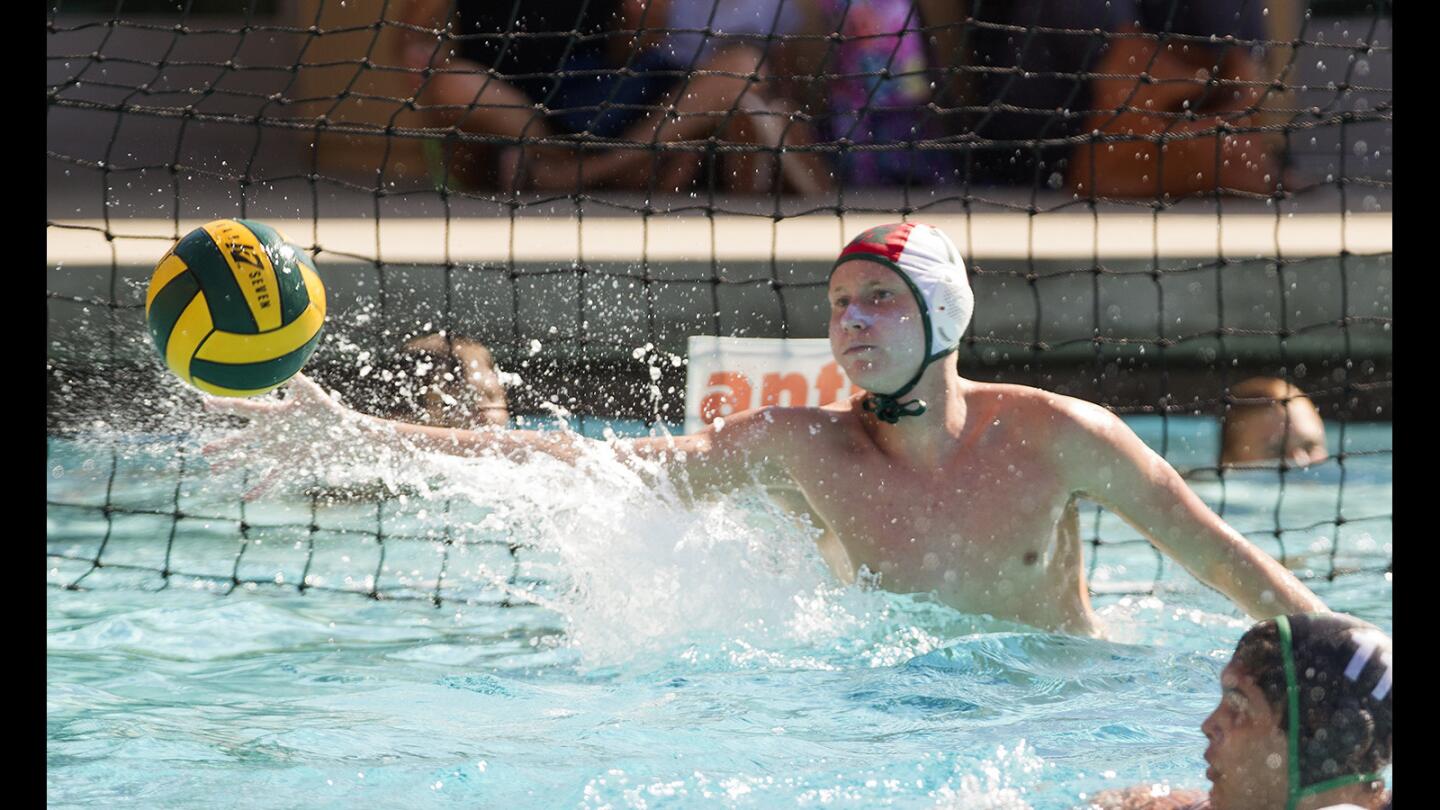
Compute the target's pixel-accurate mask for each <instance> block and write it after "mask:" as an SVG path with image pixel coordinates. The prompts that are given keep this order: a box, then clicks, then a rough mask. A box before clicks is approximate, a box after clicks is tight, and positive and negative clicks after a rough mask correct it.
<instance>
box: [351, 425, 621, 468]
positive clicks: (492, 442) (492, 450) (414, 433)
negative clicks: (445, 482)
mask: <svg viewBox="0 0 1440 810" xmlns="http://www.w3.org/2000/svg"><path fill="white" fill-rule="evenodd" d="M366 420H367V421H366V426H367V427H368V428H369V429H370V430H371V431H372V432H373V433H374V434H375V435H376V436H377V437H378V438H381V439H382V440H383V439H385V438H390V439H393V440H395V441H397V442H399V443H402V444H404V445H405V446H408V447H413V448H415V449H418V450H424V451H428V452H432V453H444V454H446V455H452V456H468V457H475V456H480V455H490V454H494V455H501V456H505V457H507V458H511V459H515V460H521V459H523V458H525V457H526V456H528V455H530V454H532V453H536V452H539V453H544V454H546V455H548V456H553V457H554V458H557V459H559V460H561V461H564V462H566V463H570V464H573V463H575V462H576V461H578V460H579V458H580V456H581V454H582V453H583V451H584V446H585V445H587V444H593V442H590V441H589V440H588V439H585V438H584V437H582V436H578V435H576V434H574V433H569V432H559V431H535V430H505V429H503V428H484V429H481V430H464V429H460V428H444V427H432V426H429V425H414V424H410V423H408V422H396V421H392V420H388V419H380V418H377V417H366Z"/></svg>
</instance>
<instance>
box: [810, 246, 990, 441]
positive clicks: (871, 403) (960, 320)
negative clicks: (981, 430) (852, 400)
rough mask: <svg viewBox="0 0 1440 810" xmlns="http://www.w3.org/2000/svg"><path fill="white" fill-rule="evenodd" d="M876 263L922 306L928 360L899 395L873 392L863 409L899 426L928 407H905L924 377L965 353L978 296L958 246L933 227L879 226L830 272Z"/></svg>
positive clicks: (917, 404)
mask: <svg viewBox="0 0 1440 810" xmlns="http://www.w3.org/2000/svg"><path fill="white" fill-rule="evenodd" d="M857 259H858V260H862V261H871V262H875V263H877V264H880V265H882V266H885V267H888V268H890V269H891V270H893V271H895V273H896V275H898V276H900V278H901V279H902V280H903V281H904V282H905V286H906V287H907V288H908V289H909V290H910V293H911V294H912V295H914V296H915V303H916V304H918V305H919V307H920V321H921V325H922V327H923V328H924V332H925V359H924V361H922V362H921V363H920V368H919V370H918V371H916V372H915V375H914V376H913V377H911V378H910V381H909V382H907V383H906V384H905V385H903V386H901V387H900V389H899V390H897V391H895V392H893V393H889V394H886V393H876V392H871V393H870V394H869V395H868V396H866V397H865V400H864V401H863V403H862V407H863V408H864V409H865V410H866V412H868V413H873V414H875V416H876V417H877V418H878V419H880V420H881V421H883V422H888V423H890V424H892V425H893V424H895V423H896V422H899V421H900V417H902V416H919V415H920V414H922V413H924V412H925V402H924V400H921V399H912V400H910V401H909V402H901V401H900V397H903V396H905V395H906V394H908V393H910V390H911V389H912V388H914V387H915V386H916V385H917V384H919V382H920V378H921V377H922V376H924V374H925V369H927V368H929V367H930V364H931V363H933V362H935V361H936V360H939V359H940V358H942V357H946V356H948V355H949V354H950V353H951V352H954V351H955V350H956V349H958V348H960V336H961V335H963V334H964V332H965V328H966V327H967V326H969V325H970V316H971V315H972V314H973V313H974V311H975V294H974V293H973V292H972V291H971V289H970V282H969V280H968V279H967V278H966V275H965V262H964V260H963V259H961V258H960V251H959V250H958V249H957V248H956V247H955V243H954V242H951V241H950V238H949V237H948V236H946V235H945V233H944V232H943V231H941V230H940V229H939V228H936V227H935V226H933V225H923V224H919V223H914V222H899V223H892V224H889V225H877V226H876V227H874V228H870V229H869V230H867V231H865V232H864V233H862V234H860V235H859V236H857V237H855V238H854V239H852V240H851V241H850V244H848V245H846V246H845V249H844V250H842V251H840V257H839V258H838V259H836V260H835V264H834V265H833V266H831V268H830V274H831V275H832V276H833V275H834V274H835V269H836V268H838V267H839V266H840V265H842V264H844V263H846V262H849V261H855V260H857Z"/></svg>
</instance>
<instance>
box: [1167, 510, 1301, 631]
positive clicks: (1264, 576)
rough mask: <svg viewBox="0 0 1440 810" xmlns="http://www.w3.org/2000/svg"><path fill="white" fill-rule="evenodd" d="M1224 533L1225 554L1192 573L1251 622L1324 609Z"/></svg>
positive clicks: (1269, 560)
mask: <svg viewBox="0 0 1440 810" xmlns="http://www.w3.org/2000/svg"><path fill="white" fill-rule="evenodd" d="M1217 519H1218V518H1217ZM1226 534H1227V535H1229V537H1227V538H1226V543H1225V545H1224V546H1223V547H1225V548H1227V551H1226V552H1224V553H1222V554H1221V555H1220V556H1219V557H1218V558H1217V559H1214V560H1211V561H1210V562H1209V564H1208V565H1207V566H1206V569H1205V570H1204V571H1199V572H1195V573H1196V575H1197V576H1199V577H1200V578H1201V579H1202V580H1203V581H1205V583H1206V584H1208V585H1210V586H1211V587H1212V588H1215V589H1216V590H1218V591H1220V592H1221V593H1223V594H1225V595H1226V596H1228V597H1230V599H1231V600H1233V601H1234V602H1235V603H1236V604H1237V605H1239V606H1240V607H1242V608H1244V610H1245V612H1246V613H1248V614H1250V616H1251V617H1253V618H1255V619H1269V618H1272V617H1274V616H1278V615H1280V614H1282V613H1304V612H1309V611H1316V610H1324V609H1325V603H1324V602H1321V601H1320V598H1319V597H1318V596H1316V595H1315V594H1314V593H1312V592H1311V591H1310V589H1309V588H1307V587H1305V585H1304V584H1303V583H1301V582H1300V580H1299V579H1297V578H1296V577H1295V575H1294V574H1292V573H1290V572H1289V571H1288V570H1286V569H1285V567H1284V566H1282V565H1281V564H1280V563H1279V562H1277V561H1276V560H1275V559H1274V558H1273V557H1271V556H1270V555H1269V554H1266V553H1265V552H1264V551H1262V550H1261V549H1260V548H1259V547H1258V546H1256V545H1255V544H1254V543H1251V542H1250V541H1248V540H1246V539H1245V538H1243V537H1241V536H1240V535H1239V533H1237V532H1235V531H1234V530H1233V529H1229V527H1226Z"/></svg>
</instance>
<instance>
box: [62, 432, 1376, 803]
mask: <svg viewBox="0 0 1440 810" xmlns="http://www.w3.org/2000/svg"><path fill="white" fill-rule="evenodd" d="M1131 424H1132V425H1133V426H1134V427H1135V428H1136V430H1137V432H1139V433H1140V434H1141V435H1142V436H1143V437H1144V438H1146V440H1147V441H1149V442H1151V444H1152V446H1157V447H1159V446H1161V444H1162V432H1161V423H1160V422H1159V420H1150V419H1143V418H1142V419H1135V420H1132V421H1131ZM633 427H634V426H625V425H619V426H616V429H617V430H620V431H622V432H624V431H625V430H626V429H627V428H629V429H632V430H633ZM601 429H603V426H600V425H589V426H587V431H594V432H598V431H600V430H601ZM1214 434H1215V431H1214V425H1213V424H1212V423H1211V422H1209V421H1207V420H1202V419H1177V418H1172V419H1170V420H1169V421H1168V424H1167V426H1166V428H1165V438H1164V442H1163V443H1164V447H1165V450H1166V453H1167V456H1168V457H1169V458H1170V459H1171V460H1172V462H1173V463H1175V464H1176V465H1177V466H1179V467H1182V468H1185V467H1193V466H1203V465H1204V464H1206V463H1207V461H1206V460H1207V459H1210V458H1214V452H1215V435H1214ZM1330 441H1331V444H1332V447H1331V451H1332V453H1334V452H1337V451H1338V450H1339V449H1340V443H1341V441H1342V437H1341V436H1340V435H1339V434H1338V431H1337V429H1336V427H1335V426H1332V428H1331V435H1330ZM1343 442H1344V445H1345V448H1346V449H1347V451H1348V452H1350V453H1354V454H1355V455H1351V456H1350V457H1348V458H1347V459H1346V461H1345V464H1344V468H1343V473H1342V469H1341V465H1339V464H1336V463H1334V462H1332V463H1329V464H1326V465H1321V466H1320V467H1317V468H1314V469H1311V470H1306V471H1291V472H1290V473H1288V474H1287V475H1286V476H1285V482H1284V486H1283V488H1282V487H1281V486H1280V483H1279V475H1278V474H1277V473H1276V472H1275V471H1273V470H1270V471H1262V470H1257V471H1245V472H1240V473H1234V474H1227V476H1226V478H1225V480H1224V482H1223V483H1222V482H1220V481H1217V480H1215V479H1214V478H1213V477H1211V476H1207V475H1206V474H1204V473H1200V474H1197V476H1196V477H1195V478H1194V480H1193V485H1194V486H1195V488H1196V490H1197V491H1198V492H1200V494H1201V495H1202V497H1204V498H1205V499H1206V500H1207V501H1208V502H1210V503H1212V505H1215V506H1217V507H1219V506H1221V505H1222V503H1221V502H1222V499H1223V506H1224V510H1225V515H1226V517H1227V518H1228V519H1229V520H1231V522H1232V523H1233V524H1234V525H1236V527H1237V528H1239V529H1241V530H1242V531H1252V532H1255V535H1254V536H1255V537H1256V539H1257V542H1260V543H1261V545H1262V546H1264V547H1266V548H1267V549H1268V550H1270V551H1272V552H1278V551H1279V549H1280V546H1279V544H1281V543H1283V544H1284V549H1285V551H1286V553H1287V555H1289V556H1290V557H1291V558H1292V559H1293V560H1294V562H1293V565H1294V567H1296V568H1297V570H1299V571H1300V572H1301V573H1302V574H1305V573H1308V574H1323V573H1324V572H1326V571H1328V570H1329V569H1330V566H1331V565H1336V566H1339V567H1340V568H1341V569H1342V570H1345V569H1347V568H1361V569H1375V568H1376V567H1379V568H1383V567H1384V566H1385V565H1386V563H1388V560H1389V559H1390V556H1391V526H1390V520H1389V518H1388V515H1389V514H1390V512H1391V506H1390V498H1391V474H1390V455H1389V453H1388V452H1384V451H1388V450H1389V449H1390V448H1391V446H1392V444H1391V431H1390V426H1389V425H1388V424H1384V425H1381V424H1360V425H1350V426H1348V427H1347V428H1346V430H1345V434H1344V437H1343ZM114 446H117V440H116V437H106V438H105V440H104V441H101V440H100V439H99V438H98V437H85V438H81V439H58V438H52V439H51V440H50V449H49V455H48V458H47V482H48V483H49V497H50V500H51V502H52V504H56V503H63V504H80V505H71V506H57V505H52V506H51V507H50V509H49V521H48V525H47V546H48V548H49V553H50V556H49V557H48V558H47V580H48V581H49V582H51V583H52V584H54V585H63V584H65V583H68V582H73V581H75V580H76V579H77V578H79V577H81V576H83V577H84V578H83V579H82V580H81V585H82V586H83V587H85V588H86V589H85V590H78V591H70V590H65V589H63V588H59V587H55V588H51V589H50V590H49V591H48V599H47V639H48V659H47V660H48V665H47V672H48V688H47V695H46V698H47V718H48V720H47V764H48V769H47V781H48V798H49V801H50V803H51V804H52V805H55V806H80V805H87V806H93V805H105V806H114V805H129V806H144V807H190V806H195V805H197V804H200V803H203V804H204V805H205V806H207V807H232V806H233V807H294V806H301V805H303V806H319V807H329V806H336V807H339V806H354V805H355V804H357V803H362V802H363V803H366V804H369V805H375V806H459V807H529V806H543V807H594V808H599V807H637V808H638V807H646V808H658V807H692V806H706V807H708V806H737V807H789V806H796V807H808V806H817V805H840V806H850V807H870V806H894V807H937V806H943V807H957V808H987V807H1036V808H1050V807H1071V806H1076V805H1080V804H1083V796H1084V795H1087V794H1090V793H1093V792H1094V791H1096V790H1100V789H1104V788H1107V787H1122V786H1127V785H1132V784H1140V783H1165V784H1170V785H1173V786H1175V787H1204V786H1205V782H1204V778H1203V770H1204V766H1203V763H1202V761H1201V759H1200V755H1201V753H1202V751H1203V750H1204V747H1205V741H1204V738H1203V736H1202V735H1201V734H1200V732H1199V724H1200V721H1201V719H1203V718H1204V716H1205V715H1206V714H1208V712H1209V711H1210V710H1211V709H1212V708H1213V706H1214V703H1215V701H1216V699H1217V697H1218V685H1217V680H1218V679H1217V674H1218V672H1219V669H1220V667H1221V666H1223V664H1224V663H1225V661H1226V660H1227V659H1228V656H1229V653H1230V651H1231V649H1232V648H1233V645H1234V643H1235V641H1236V639H1238V637H1239V636H1240V634H1241V633H1242V632H1243V631H1244V629H1245V628H1246V627H1247V626H1248V624H1249V623H1248V621H1245V620H1244V619H1243V618H1242V617H1241V616H1240V615H1239V613H1238V612H1237V611H1236V610H1235V609H1234V608H1233V607H1231V606H1230V605H1229V604H1228V602H1227V601H1226V600H1224V599H1223V598H1222V597H1220V596H1218V595H1216V594H1214V593H1212V592H1210V591H1208V590H1206V589H1204V588H1201V587H1199V586H1197V585H1195V584H1194V583H1193V581H1192V580H1190V579H1189V577H1188V576H1187V575H1186V574H1184V572H1183V571H1179V570H1178V567H1177V566H1175V565H1173V564H1168V563H1162V562H1159V561H1158V558H1157V557H1156V555H1155V554H1154V553H1153V551H1151V550H1150V549H1149V547H1148V546H1147V545H1145V544H1143V543H1136V544H1129V543H1126V542H1125V541H1127V540H1130V539H1133V537H1134V533H1133V531H1132V530H1130V529H1129V528H1128V527H1126V526H1125V525H1124V524H1123V523H1121V522H1119V521H1118V520H1115V519H1113V518H1112V517H1110V516H1108V515H1107V516H1102V517H1100V518H1099V520H1098V522H1097V520H1096V519H1095V518H1094V517H1093V516H1090V517H1087V518H1086V520H1087V523H1086V524H1085V527H1086V533H1087V534H1088V533H1090V532H1091V531H1092V530H1095V529H1097V528H1098V531H1099V535H1100V538H1101V540H1102V541H1103V543H1104V544H1103V545H1102V546H1101V547H1100V548H1099V550H1098V551H1094V550H1092V551H1090V552H1088V553H1090V554H1092V555H1093V556H1094V558H1095V566H1094V571H1095V575H1094V579H1095V587H1096V592H1097V595H1096V604H1097V607H1098V609H1099V612H1100V614H1101V616H1102V618H1103V619H1104V621H1105V622H1106V623H1107V625H1108V626H1109V629H1110V637H1111V640H1109V641H1094V640H1082V639H1073V638H1068V637H1063V636H1055V635H1048V634H1043V633H1038V632H1034V631H1027V630H1025V629H1024V628H1018V627H1014V626H1006V625H1003V624H1001V623H998V622H994V621H992V620H988V619H986V618H984V617H974V616H967V615H963V614H959V613H957V612H955V611H953V610H951V609H949V608H946V607H944V606H941V605H937V604H935V603H933V602H931V601H930V600H928V599H926V598H924V597H917V596H897V595H893V594H887V593H883V592H877V591H874V590H867V589H863V588H858V587H842V586H839V585H837V584H836V583H835V582H834V581H833V580H831V578H830V577H829V576H828V574H827V573H826V572H825V570H824V568H823V564H822V563H821V562H820V560H819V558H818V555H816V554H815V552H814V551H813V548H812V547H810V546H809V545H808V542H809V540H808V534H807V530H806V527H804V526H801V525H798V524H796V523H794V522H793V521H791V520H789V519H788V518H786V517H784V516H783V515H779V514H778V513H776V512H774V511H773V510H771V509H769V508H768V507H767V506H765V505H764V503H763V502H762V501H760V500H759V499H758V498H743V497H742V498H739V499H736V501H735V502H730V503H726V504H719V505H708V506H704V507H698V508H693V509H687V508H683V507H680V506H678V505H677V504H676V503H674V502H673V501H671V500H667V499H666V498H664V497H663V495H656V494H654V493H648V492H645V491H642V490H641V488H639V487H638V486H636V485H635V483H634V481H633V480H630V479H627V478H626V477H625V476H624V475H623V474H622V473H620V472H619V471H617V470H615V469H613V468H606V467H603V466H600V467H597V468H595V469H593V470H591V472H590V475H588V476H585V477H580V476H577V474H576V473H575V472H574V471H572V470H569V469H568V468H560V467H559V465H554V466H549V465H544V464H532V465H527V466H526V467H524V468H520V467H515V466H514V465H505V464H503V463H500V462H487V463H477V464H462V463H460V462H454V461H448V460H447V461H441V460H437V461H435V462H434V463H433V464H431V465H428V466H426V467H425V468H424V469H421V470H414V469H411V470H408V471H401V472H399V473H397V475H398V478H396V479H395V480H393V481H392V482H391V483H392V486H393V487H394V491H395V492H396V493H398V494H396V495H394V496H392V497H390V498H388V499H386V500H385V502H384V503H383V504H379V505H377V504H376V503H375V502H373V501H367V500H364V499H358V500H351V501H345V502H336V503H331V504H322V505H321V506H319V507H315V508H314V509H312V508H311V506H310V503H309V501H308V500H306V499H301V498H295V497H287V496H283V495H282V496H277V497H275V498H272V499H269V500H267V501H266V502H263V503H259V504H255V505H251V506H249V507H246V511H245V512H244V513H243V514H242V513H241V512H240V509H241V507H240V506H239V505H238V503H237V502H236V501H235V497H234V496H235V494H236V493H237V492H238V491H239V486H240V485H241V483H242V482H241V481H240V480H239V479H238V478H235V479H234V480H232V479H230V478H212V477H210V476H208V475H207V474H206V473H205V471H204V468H203V464H201V463H200V462H197V461H194V460H193V459H190V460H188V461H187V460H185V459H186V458H188V455H187V454H185V453H180V452H177V450H178V449H180V448H182V447H191V446H193V442H190V441H189V440H187V441H186V442H182V443H181V444H180V445H177V444H176V442H174V441H173V440H171V441H165V440H151V439H147V438H146V437H135V436H128V437H121V439H120V440H119V442H118V446H119V447H120V450H121V452H120V453H119V455H118V456H115V455H113V454H112V453H111V451H110V449H109V448H110V447H114ZM112 464H113V468H114V471H115V473H114V475H112V474H111V470H112ZM182 464H183V465H184V466H183V468H182ZM182 472H183V473H184V474H183V475H181V474H180V473H182ZM407 474H408V477H407ZM1342 474H1343V477H1344V486H1343V487H1341V486H1340V481H1341V477H1342ZM332 483H337V482H332ZM343 484H344V482H343V481H341V482H338V483H337V488H336V489H335V491H339V492H343V491H344V487H343V486H342V485H343ZM332 494H333V492H332ZM107 501H108V502H109V503H111V504H112V505H115V506H117V507H123V510H121V511H117V512H116V513H114V514H113V515H112V516H111V518H110V519H109V520H107V519H106V516H105V514H104V513H103V512H102V511H100V510H99V509H96V508H93V506H94V505H96V504H99V505H104V504H105V503H106V502H107ZM85 504H89V505H90V506H83V505H85ZM177 504H178V505H179V507H180V511H182V512H184V513H186V514H188V515H196V516H198V517H193V518H187V519H184V520H181V521H179V522H178V523H176V521H174V520H173V519H172V517H171V514H172V513H173V512H174V511H175V509H176V506H177ZM1337 510H1339V511H1340V512H1342V513H1343V514H1344V515H1345V516H1346V523H1345V524H1344V525H1343V526H1341V527H1340V529H1339V531H1338V532H1337V530H1336V527H1335V526H1334V525H1333V523H1331V521H1333V520H1334V518H1335V516H1336V514H1337ZM241 518H243V519H244V521H245V523H246V528H245V530H244V534H245V538H246V539H245V540H244V542H241V541H240V540H239V539H238V538H239V537H240V534H241V532H240V529H239V525H240V524H239V522H238V521H239V520H240V519H241ZM1367 518H1375V519H1367ZM1277 519H1278V520H1279V525H1280V526H1281V527H1282V528H1285V529H1287V530H1286V531H1283V532H1281V534H1280V537H1279V538H1276V537H1275V535H1274V532H1273V528H1274V527H1275V526H1276V520H1277ZM377 521H378V522H379V524H380V525H381V527H382V529H383V531H384V532H386V534H387V538H386V539H385V540H384V541H383V542H377V541H376V540H375V539H374V537H373V535H372V534H367V533H366V532H367V531H370V532H373V530H374V528H375V526H376V524H377ZM312 523H313V525H315V526H316V527H317V528H316V529H314V530H312V529H310V526H311V525H312ZM172 527H174V537H173V539H172V536H171V532H172ZM446 539H449V540H451V541H452V542H451V543H450V544H449V545H446V543H445V542H444V541H445V540H446ZM102 542H103V543H104V544H105V546H104V547H105V550H104V553H103V554H102V555H101V558H102V559H103V560H105V561H106V562H108V563H116V562H118V563H120V564H121V566H120V567H116V568H111V567H106V568H101V569H98V570H92V566H91V565H90V564H89V563H85V562H82V561H81V560H82V559H84V558H89V559H93V558H94V556H95V553H96V551H97V550H98V549H99V547H100V545H101V543H102ZM511 543H515V544H517V545H518V546H520V549H519V551H517V552H516V554H514V555H513V556H512V555H511V553H510V544H511ZM167 551H168V553H169V563H168V564H167V562H166V555H167ZM237 557H238V560H237ZM167 565H168V567H169V568H170V569H171V570H181V571H185V572H187V574H186V575H183V576H182V575H175V576H172V577H171V578H170V579H169V582H168V586H166V587H164V588H163V589H161V590H154V589H155V588H157V587H159V586H161V585H164V584H165V583H166V580H165V579H164V578H162V577H160V576H159V574H158V573H155V572H156V571H159V570H161V569H163V568H165V567H167ZM124 566H132V567H129V568H127V567H124ZM87 572H88V573H87ZM195 573H200V574H204V575H205V576H201V577H198V578H197V577H194V576H189V574H195ZM235 579H239V580H241V581H242V582H263V583H265V584H241V585H239V586H235V585H234V584H233V583H234V580H235ZM277 580H278V581H279V582H280V583H281V584H278V585H277V584H275V583H276V581H277ZM1156 580H1158V588H1154V590H1155V593H1154V594H1153V595H1144V594H1140V595H1137V594H1121V593H1110V592H1109V591H1120V590H1129V589H1133V588H1132V587H1131V586H1140V587H1142V588H1143V589H1144V590H1151V589H1152V586H1155V585H1156ZM302 581H305V582H309V583H312V584H313V585H314V586H315V589H313V590H310V591H309V592H307V593H305V594H304V595H301V594H300V593H298V592H297V591H296V589H295V588H294V585H295V583H298V582H302ZM437 581H438V584H437ZM1312 587H1313V588H1314V589H1315V590H1316V592H1317V593H1319V594H1320V595H1321V597H1322V598H1323V599H1325V600H1326V602H1327V603H1328V604H1329V605H1330V606H1331V607H1332V608H1335V609H1338V610H1345V611H1348V612H1352V613H1355V614H1356V615H1359V616H1361V617H1363V618H1366V619H1369V620H1371V621H1374V622H1376V623H1377V624H1379V625H1381V626H1382V627H1384V628H1385V629H1386V630H1389V629H1390V626H1391V618H1392V609H1391V582H1390V578H1389V575H1388V574H1386V573H1383V572H1371V573H1356V574H1348V575H1343V576H1339V577H1337V578H1336V579H1335V580H1334V581H1325V580H1324V579H1319V580H1316V581H1314V582H1312ZM322 588H333V589H335V590H333V591H332V590H322ZM346 590H352V591H356V592H357V593H343V592H336V591H346ZM370 592H375V593H378V594H380V595H381V596H382V597H393V598H386V599H382V600H380V601H376V600H372V599H369V598H366V597H365V596H364V595H360V594H364V593H370ZM227 594H228V595H227ZM433 595H439V596H440V597H441V599H440V602H441V604H440V606H439V607H434V606H432V604H431V602H430V601H429V597H430V596H433ZM409 597H418V598H409ZM501 600H507V601H508V602H509V603H510V604H512V605H513V606H510V607H501V606H499V604H498V603H499V602H500V601H501Z"/></svg>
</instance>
